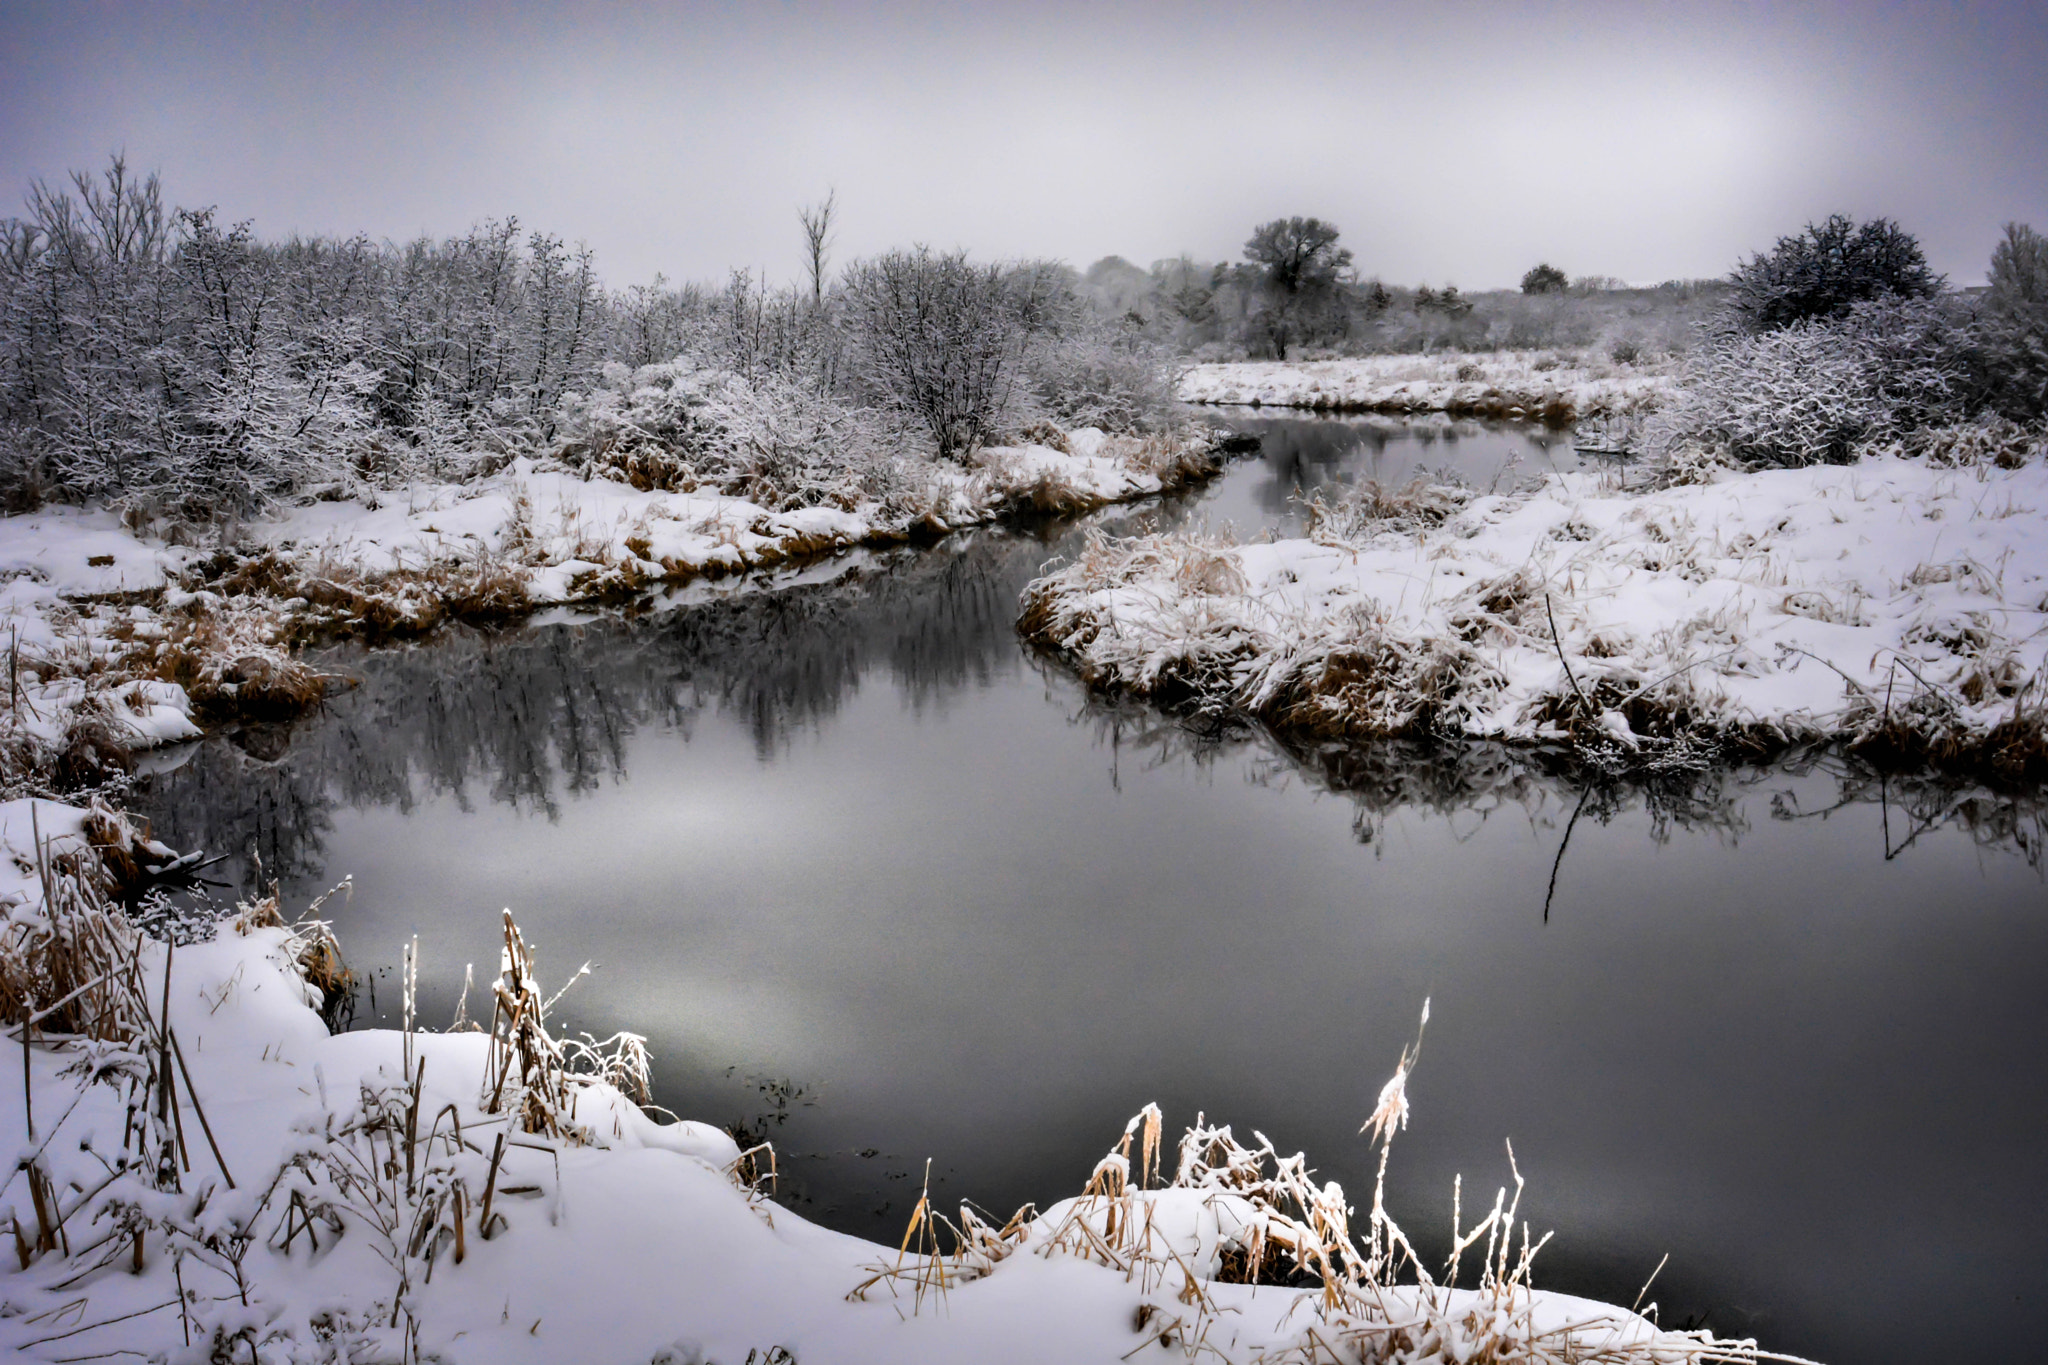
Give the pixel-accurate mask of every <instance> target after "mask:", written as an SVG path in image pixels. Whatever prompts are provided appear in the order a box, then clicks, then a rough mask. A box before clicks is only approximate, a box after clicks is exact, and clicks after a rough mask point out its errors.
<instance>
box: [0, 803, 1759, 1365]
mask: <svg viewBox="0 0 2048 1365" xmlns="http://www.w3.org/2000/svg"><path fill="white" fill-rule="evenodd" d="M165 854H166V851H164V850H161V849H157V848H154V847H152V846H150V845H148V844H147V843H145V842H138V841H136V840H135V838H134V837H133V835H132V833H131V832H129V831H127V830H126V828H125V827H124V826H123V825H122V824H121V823H120V822H119V820H118V819H117V818H110V817H108V816H107V815H106V814H105V813H103V812H96V813H95V812H86V811H81V810H79V809H77V808H74V807H68V806H64V805H60V804H58V803H54V802H48V801H26V800H23V801H14V802H8V803H4V804H0V972H5V973H7V974H8V976H9V977H10V980H9V983H8V984H9V985H10V987H11V988H13V989H15V990H16V991H19V992H21V993H23V994H25V995H27V996H29V997H30V998H31V999H35V1000H37V1001H38V1002H40V1001H41V1000H42V999H44V998H47V999H48V1001H49V1003H48V1004H47V1005H41V1004H39V1008H38V1009H37V1017H38V1018H39V1019H40V1021H41V1023H40V1027H39V1028H38V1029H37V1030H36V1031H35V1032H34V1034H33V1036H32V1037H31V1038H29V1039H28V1040H27V1041H26V1042H24V1044H23V1047H22V1052H21V1061H20V1064H21V1065H22V1066H23V1067H24V1068H25V1069H26V1072H27V1076H26V1078H25V1079H26V1081H27V1084H26V1086H25V1087H15V1086H9V1087H8V1089H7V1093H8V1098H7V1100H6V1101H5V1102H4V1104H0V1140H4V1141H5V1142H6V1143H8V1144H9V1150H12V1151H14V1152H16V1153H18V1154H19V1155H18V1161H17V1164H16V1166H15V1168H14V1169H13V1171H12V1173H11V1175H10V1177H9V1179H8V1180H7V1181H6V1184H5V1186H4V1189H0V1213H4V1214H5V1215H6V1216H8V1217H10V1218H11V1220H12V1227H13V1228H14V1229H15V1239H16V1255H15V1263H14V1264H12V1265H10V1266H9V1268H8V1271H9V1273H8V1274H7V1276H6V1278H5V1282H4V1285H0V1295H4V1300H5V1308H4V1311H0V1342H5V1343H6V1344H7V1345H8V1346H10V1347H12V1348H14V1350H15V1352H16V1353H17V1354H18V1358H21V1359H27V1360H46V1361H57V1360H82V1359H124V1358H138V1359H149V1360H170V1361H189V1362H197V1361H209V1360H239V1359H253V1360H257V1361H259V1362H287V1361H291V1362H298V1361H307V1362H310V1361H321V1362H338V1361H343V1360H347V1361H356V1362H366V1361H394V1362H396V1361H412V1360H443V1361H449V1362H492V1363H493V1365H497V1363H499V1362H522V1361H531V1362H535V1363H536V1365H539V1363H540V1362H550V1365H552V1363H553V1362H562V1361H589V1362H612V1361H616V1362H622V1363H623V1362H650V1361H652V1362H683V1361H692V1362H695V1361H706V1360H718V1361H726V1362H732V1363H733V1365H739V1362H743V1361H746V1360H749V1359H753V1360H756V1361H761V1360H770V1361H801V1362H804V1365H833V1363H834V1362H876V1363H877V1365H880V1363H881V1362H911V1361H934V1362H936V1361H963V1360H981V1361H1020V1362H1021V1361H1049V1360H1059V1361H1077V1362H1078V1361H1100V1362H1104V1365H1108V1363H1109V1362H1114V1361H1117V1360H1122V1359H1128V1358H1130V1356H1131V1354H1132V1353H1133V1352H1134V1351H1136V1350H1138V1349H1140V1348H1147V1347H1150V1348H1152V1349H1151V1351H1150V1353H1151V1354H1152V1355H1154V1356H1157V1357H1161V1358H1175V1357H1179V1358H1186V1359H1198V1358H1201V1359H1212V1360H1226V1361H1249V1360H1254V1359H1258V1360H1309V1359H1324V1358H1336V1359H1345V1360H1350V1359H1359V1358H1361V1353H1363V1356H1364V1358H1370V1359H1374V1360H1382V1359H1401V1360H1415V1361H1421V1360H1425V1359H1431V1360H1437V1359H1440V1360H1465V1359H1474V1358H1477V1359H1504V1358H1512V1359H1515V1360H1531V1361H1552V1360H1557V1361H1562V1360H1567V1359H1569V1360H1579V1361H1587V1360H1611V1361H1653V1360H1655V1361H1677V1360H1684V1359H1702V1358H1748V1357H1747V1356H1746V1355H1745V1354H1743V1353H1742V1352H1741V1351H1739V1350H1738V1351H1736V1352H1735V1354H1734V1355H1733V1356H1732V1357H1731V1356H1729V1355H1727V1354H1725V1353H1724V1352H1723V1350H1722V1349H1721V1348H1720V1346H1719V1345H1717V1344H1712V1343H1709V1342H1707V1341H1706V1340H1705V1339H1704V1338H1694V1337H1687V1336H1681V1335H1678V1334H1675V1333H1666V1332H1660V1331H1658V1330H1656V1329H1655V1328H1653V1327H1652V1326H1651V1325H1650V1324H1649V1323H1647V1322H1646V1321H1644V1320H1643V1319H1641V1318H1639V1317H1637V1316H1635V1315H1634V1314H1632V1313H1629V1312H1626V1311H1624V1310H1621V1309H1618V1308H1612V1307H1608V1306H1604V1305H1600V1304H1597V1303H1591V1302H1587V1301H1585V1300H1580V1299H1574V1298H1570V1297H1566V1296H1559V1295H1551V1294H1545V1293H1542V1292H1537V1291H1533V1290H1532V1289H1531V1288H1530V1287H1529V1282H1528V1281H1529V1277H1528V1264H1527V1256H1528V1251H1529V1245H1528V1242H1527V1238H1526V1230H1524V1231H1519V1232H1516V1231H1514V1230H1513V1225H1514V1222H1515V1201H1516V1200H1518V1198H1519V1195H1518V1194H1517V1193H1515V1192H1511V1191H1503V1192H1502V1195H1501V1198H1500V1200H1499V1201H1494V1200H1486V1201H1482V1200H1479V1199H1478V1198H1476V1197H1475V1199H1474V1200H1473V1201H1472V1205H1473V1206H1472V1207H1471V1208H1468V1210H1467V1211H1466V1214H1467V1219H1468V1221H1469V1222H1470V1223H1471V1224H1472V1226H1469V1227H1465V1228H1462V1229H1461V1231H1463V1232H1464V1233H1465V1234H1466V1235H1467V1245H1466V1246H1465V1247H1464V1249H1463V1255H1462V1258H1461V1259H1462V1265H1461V1266H1460V1267H1459V1268H1458V1270H1456V1271H1453V1270H1451V1269H1450V1268H1446V1267H1433V1268H1431V1269H1434V1270H1436V1271H1437V1274H1436V1276H1435V1277H1434V1278H1432V1277H1431V1275H1430V1273H1429V1271H1428V1270H1420V1269H1419V1268H1418V1267H1417V1266H1415V1265H1414V1264H1413V1263H1412V1261H1411V1260H1410V1259H1409V1257H1408V1255H1407V1254H1406V1252H1405V1250H1404V1248H1405V1245H1406V1242H1405V1237H1404V1236H1403V1234H1402V1233H1401V1231H1400V1229H1399V1228H1398V1227H1397V1226H1395V1225H1394V1224H1393V1223H1392V1221H1391V1220H1390V1219H1388V1218H1386V1217H1385V1216H1384V1215H1383V1214H1382V1213H1381V1211H1380V1208H1379V1203H1378V1199H1377V1197H1375V1198H1374V1199H1373V1201H1372V1204H1371V1207H1370V1209H1369V1210H1366V1211H1365V1212H1363V1213H1361V1210H1360V1209H1359V1208H1357V1207H1354V1206H1352V1205H1350V1204H1348V1203H1347V1202H1346V1196H1345V1194H1344V1192H1343V1191H1342V1190H1341V1189H1339V1188H1338V1187H1337V1186H1336V1185H1334V1184H1328V1185H1324V1184H1319V1183H1317V1182H1316V1181H1315V1180H1314V1179H1313V1178H1312V1177H1311V1175H1310V1173H1309V1171H1308V1170H1307V1168H1306V1166H1305V1164H1304V1163H1303V1162H1302V1160H1301V1158H1300V1157H1298V1156H1294V1157H1285V1158H1283V1157H1281V1156H1279V1154H1277V1153H1275V1152H1273V1151H1272V1150H1271V1149H1270V1147H1268V1146H1267V1145H1266V1144H1265V1143H1264V1141H1263V1140H1262V1139H1254V1140H1253V1141H1252V1142H1251V1143H1250V1144H1248V1145H1247V1144H1244V1143H1240V1142H1239V1141H1238V1140H1236V1139H1234V1138H1233V1137H1232V1135H1231V1134H1230V1132H1229V1130H1228V1129H1219V1128H1201V1129H1191V1130H1189V1132H1188V1134H1187V1136H1186V1137H1185V1138H1183V1140H1182V1141H1181V1142H1180V1143H1179V1145H1178V1149H1177V1151H1176V1150H1175V1148H1174V1147H1173V1145H1172V1143H1171V1141H1170V1139H1169V1138H1168V1137H1167V1136H1166V1134H1165V1132H1164V1130H1163V1128H1162V1126H1161V1121H1160V1116H1159V1114H1158V1112H1157V1111H1156V1110H1153V1109H1150V1108H1148V1109H1147V1110H1145V1111H1143V1112H1141V1113H1140V1114H1139V1115H1138V1117H1137V1118H1135V1119H1133V1120H1132V1123H1131V1125H1130V1127H1129V1128H1128V1129H1127V1130H1126V1132H1125V1133H1124V1134H1122V1135H1121V1138H1120V1140H1117V1141H1115V1143H1114V1145H1113V1146H1112V1149H1111V1151H1110V1152H1109V1154H1108V1155H1107V1156H1105V1157H1104V1159H1103V1160H1102V1162H1101V1163H1100V1164H1099V1165H1098V1166H1097V1167H1096V1168H1095V1170H1094V1171H1093V1172H1092V1173H1089V1172H1076V1184H1077V1185H1080V1184H1081V1183H1082V1181H1083V1180H1084V1179H1085V1180H1086V1188H1085V1190H1084V1192H1083V1193H1082V1194H1081V1195H1080V1196H1078V1197H1076V1198H1071V1199H1066V1200H1062V1201H1060V1202H1057V1203H1053V1204H1051V1205H1050V1206H1049V1207H1048V1208H1046V1209H1045V1211H1044V1212H1043V1213H1030V1212H1025V1213H1020V1215H1019V1216H1018V1217H1017V1218H1016V1219H1014V1220H1012V1221H1011V1222H1010V1223H1009V1225H1007V1226H1004V1227H997V1226H994V1225H993V1224H991V1223H988V1222H985V1221H982V1220H980V1219H979V1218H977V1217H976V1216H975V1215H973V1214H972V1213H970V1212H968V1211H967V1210H964V1209H963V1210H961V1211H959V1214H958V1220H957V1221H955V1219H954V1217H953V1216H952V1214H951V1212H950V1211H943V1210H934V1209H930V1208H928V1207H927V1206H926V1205H924V1204H920V1205H919V1208H918V1210H917V1212H916V1214H915V1215H914V1218H913V1222H912V1224H911V1227H910V1230H909V1233H908V1235H907V1237H906V1241H905V1245H904V1247H900V1248H899V1247H890V1246H882V1245H876V1244H872V1243H868V1242H863V1241H860V1240H857V1239H854V1238H850V1237H847V1236H843V1235H841V1234H837V1233H833V1232H830V1231H827V1230H825V1229H822V1228H820V1227H817V1226H815V1225H813V1224H811V1223H808V1222H806V1221H805V1220H803V1219H802V1218H799V1217H797V1216H796V1215H794V1214H792V1213H790V1212H788V1211H786V1210H784V1209H781V1208H779V1207H776V1206H775V1205H774V1204H772V1203H771V1202H769V1201H768V1200H767V1199H765V1198H764V1197H763V1194H762V1187H763V1186H765V1185H766V1184H767V1183H768V1181H767V1179H766V1176H765V1173H766V1172H767V1170H768V1169H769V1166H770V1158H769V1156H768V1154H767V1153H766V1152H763V1151H757V1152H754V1153H752V1154H742V1153H741V1152H740V1150H739V1149H738V1147H737V1146H736V1144H735V1143H734V1142H733V1140H732V1139H731V1138H730V1137H729V1136H727V1135H726V1134H725V1133H724V1132H722V1131H720V1130H718V1129H716V1128H713V1127H710V1126H707V1125H703V1124H698V1123H691V1122H687V1121H667V1122H656V1121H655V1120H653V1119H651V1118H649V1117H648V1116H647V1115H646V1114H645V1113H643V1112H642V1110H641V1109H640V1108H639V1106H638V1105H636V1104H635V1103H634V1102H633V1101H632V1099H630V1098H629V1097H628V1096H627V1094H625V1093H622V1089H621V1087H624V1089H625V1090H628V1091H630V1090H633V1089H635V1088H636V1087H637V1086H639V1085H641V1084H642V1083H643V1082H644V1077H645V1070H644V1062H645V1058H644V1053H642V1052H640V1051H638V1048H637V1044H638V1040H637V1039H634V1038H633V1037H632V1036H631V1035H620V1036H619V1037H615V1038H612V1039H607V1040H604V1041H602V1042H594V1041H589V1040H584V1041H575V1040H568V1039H557V1038H554V1037H552V1036H550V1035H549V1033H548V1032H547V1030H546V1027H545V1021H546V1008H547V1006H546V997H545V992H546V991H550V990H553V989H555V988H556V987H557V986H558V985H559V984H560V983H561V982H562V981H564V980H568V979H570V976H571V974H570V973H569V972H568V971H566V970H564V968H566V965H567V964H548V965H549V967H550V969H551V970H552V971H553V973H554V974H553V975H551V976H550V977H549V978H548V979H547V980H546V981H545V982H543V981H542V980H541V979H540V978H539V975H538V974H537V973H538V969H537V964H536V963H535V962H534V960H533V959H532V957H531V955H530V953H529V951H528V950H527V948H526V946H525V944H524V941H523V939H521V938H519V937H518V935H517V931H516V930H515V929H514V928H513V927H512V926H511V925H510V920H509V915H508V917H507V925H506V943H507V952H506V956H505V958H504V961H503V963H502V964H501V975H500V977H499V979H498V980H497V981H496V982H495V983H479V988H478V990H477V991H476V993H475V994H474V995H473V996H471V998H470V999H469V1001H468V1002H467V1003H468V1012H469V1013H470V1014H471V1015H472V1016H474V1017H475V1018H476V1019H477V1020H479V1021H487V1026H480V1025H479V1024H474V1023H473V1024H469V1025H468V1026H466V1027H459V1028H457V1029H453V1030H450V1031H448V1032H432V1033H430V1032H423V1031H420V1030H419V1029H418V1028H416V1027H411V1026H409V1027H407V1028H405V1029H402V1030H389V1029H386V1030H363V1031H357V1032H352V1033H346V1034H339V1035H330V1034H329V1032H328V1030H327V1028H326V1027H325V1025H324V1024H323V1023H322V1020H321V1016H320V1014H319V1013H318V1008H317V1007H318V1006H319V1005H320V1003H321V1002H322V988H321V986H319V985H317V984H315V982H316V981H326V982H329V983H330V984H331V983H333V982H334V980H335V977H334V973H335V972H336V970H338V963H337V962H336V960H335V959H334V957H333V956H331V952H332V950H333V948H334V946H335V945H334V944H333V940H332V938H331V937H330V936H329V935H327V934H326V932H325V931H324V928H323V927H322V926H320V925H318V924H317V923H311V922H300V923H298V924H293V925H287V924H285V923H284V922H282V919H281V917H280V916H279V915H278V914H277V912H276V907H275V905H274V903H265V904H259V905H254V906H250V905H244V906H243V907H241V910H240V913H239V915H238V916H237V918H235V919H233V920H231V921H228V922H225V923H223V924H222V925H221V926H220V927H219V929H218V931H217V932H216V933H214V934H213V935H212V936H211V937H210V938H208V939H207V940H206V941H198V942H188V943H186V944H184V945H183V946H179V947H176V948H175V949H173V948H168V947H167V946H166V945H165V944H164V943H162V942H159V941H156V940H153V939H146V938H142V937H140V936H138V935H137V934H136V933H135V932H134V931H133V930H132V929H130V928H129V927H128V926H127V924H126V922H125V921H124V920H122V919H120V918H119V917H118V916H116V915H113V914H111V913H109V911H108V908H107V902H106V900H105V896H104V893H103V892H102V891H101V890H100V884H101V882H102V881H103V879H104V876H105V875H106V873H107V872H109V871H111V870H117V869H118V868H120V867H121V866H123V865H124V864H125V861H126V860H128V859H136V860H141V861H147V860H150V859H154V858H161V857H163V856H165ZM31 949H33V950H35V954H34V956H33V957H31V955H30V952H29V950H31ZM408 1010H409V997H408ZM1424 1019H1425V1022H1426V1020H1427V1010H1426V1009H1425V1011H1424ZM1408 1065H1409V1058H1408V1056H1407V1055H1404V1056H1403V1059H1402V1063H1401V1066H1400V1068H1399V1069H1398V1070H1397V1072H1396V1074H1395V1076H1394V1078H1393V1080H1392V1081H1391V1082H1389V1084H1388V1085H1387V1087H1386V1088H1385V1090H1384V1091H1383V1093H1382V1095H1381V1097H1380V1101H1379V1106H1378V1109H1377V1111H1376V1112H1375V1114H1374V1115H1373V1116H1372V1118H1373V1122H1372V1124H1371V1125H1370V1126H1371V1127H1372V1129H1373V1133H1372V1137H1371V1138H1361V1139H1360V1140H1361V1141H1372V1140H1377V1141H1379V1142H1380V1143H1382V1144H1390V1143H1391V1141H1392V1139H1393V1137H1394V1135H1395V1133H1396V1132H1397V1131H1398V1130H1399V1128H1400V1127H1402V1126H1404V1125H1405V1122H1406V1120H1407V1118H1408V1106H1407V1100H1406V1091H1405V1082H1406V1076H1407V1067H1408ZM24 1090H25V1091H26V1092H27V1093H28V1094H30V1095H32V1097H33V1107H32V1112H30V1111H25V1109H24V1106H23V1103H22V1096H23V1093H24ZM1105 1136H1106V1137H1109V1138H1112V1139H1117V1138H1118V1135H1116V1134H1106V1135H1105ZM1382 1169H1384V1162H1383V1163H1382ZM1354 1220H1355V1222H1356V1224H1357V1226H1358V1232H1357V1235H1356V1236H1354V1235H1353V1232H1352V1228H1353V1225H1354ZM1511 1232H1513V1235H1509V1234H1510V1233H1511ZM1262 1261H1263V1262H1264V1263H1265V1264H1266V1265H1267V1266H1268V1268H1269V1269H1270V1270H1272V1271H1275V1272H1279V1273H1282V1274H1284V1273H1286V1272H1288V1271H1291V1270H1292V1269H1293V1268H1294V1267H1296V1266H1297V1265H1299V1266H1303V1267H1306V1268H1308V1269H1309V1270H1310V1271H1311V1272H1312V1273H1313V1275H1314V1276H1315V1277H1316V1278H1319V1279H1320V1280H1322V1281H1323V1287H1321V1288H1288V1287H1281V1286H1280V1285H1278V1284H1277V1283H1266V1284H1256V1283H1249V1282H1246V1281H1247V1280H1249V1279H1256V1278H1258V1277H1257V1276H1256V1275H1254V1274H1252V1273H1251V1271H1252V1269H1253V1268H1255V1267H1256V1266H1257V1265H1258V1264H1260V1263H1261V1262H1262ZM1454 1276H1455V1278H1456V1279H1457V1281H1458V1282H1459V1283H1462V1284H1464V1285H1466V1286H1468V1287H1466V1288H1453V1287H1451V1286H1452V1281H1453V1278H1454ZM1266 1278H1268V1279H1269V1280H1270V1279H1271V1278H1272V1276H1271V1275H1268V1276H1266ZM1162 1348H1163V1349H1162ZM1510 1353H1511V1354H1510Z"/></svg>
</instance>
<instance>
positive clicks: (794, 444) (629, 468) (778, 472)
mask: <svg viewBox="0 0 2048 1365" xmlns="http://www.w3.org/2000/svg"><path fill="white" fill-rule="evenodd" d="M559 421H560V429H561V431H562V433H563V436H564V438H565V439H564V440H563V442H562V444H561V445H560V446H558V447H557V449H556V453H557V455H558V456H559V457H560V458H562V459H564V460H566V461H567V462H568V463H570V464H571V465H573V466H575V467H578V468H583V469H588V470H589V471H591V472H592V473H595V474H598V475H600V476H602V477H606V478H614V479H618V480H620V481H621V482H625V483H630V484H632V485H634V486H635V487H637V488H641V489H648V488H666V489H688V488H695V487H698V486H707V487H712V488H716V489H717V490H718V491H719V492H721V493H728V494H732V495H734V496H737V497H743V498H747V499H749V500H750V501H753V502H757V503H759V504H761V505H762V506H763V507H767V508H769V509H771V510H775V511H781V510H785V509H788V508H793V507H815V506H820V505H831V506H836V507H843V508H848V509H851V508H852V507H854V506H856V505H857V504H859V503H861V502H863V501H867V500H871V499H873V500H886V499H884V496H883V495H884V494H885V493H886V492H888V491H889V490H890V489H891V488H893V487H894V486H895V483H896V482H897V481H896V480H895V479H894V477H893V475H892V472H891V471H890V469H889V468H887V466H890V465H892V464H893V463H894V462H895V461H897V460H898V459H899V458H901V452H902V451H903V450H904V449H905V448H906V447H907V446H908V444H909V442H908V438H907V436H906V434H905V433H903V432H902V431H901V430H900V428H899V427H898V426H897V425H896V424H894V423H892V422H891V421H890V420H889V419H888V416H887V414H885V413H882V412H878V411H875V410H873V409H869V408H863V407H860V406H858V405H856V404H854V403H853V402H851V401H850V400H848V399H847V398H845V397H843V396H842V395H840V394H837V393H833V392H831V391H829V390H827V389H825V388H823V387H821V386H820V385H819V384H817V383H816V382H815V381H813V380H812V379H810V378H809V377H807V376H805V375H804V374H803V373H802V372H801V371H796V370H792V369H787V368H779V367H777V368H764V369H761V370H759V371H757V372H756V373H755V374H754V375H753V376H752V377H748V376H746V375H743V374H738V373H735V372H733V371H731V370H724V369H708V368H704V367H701V366H699V365H697V364H696V363H695V362H694V361H692V360H691V359H690V358H689V357H687V356H682V357H678V358H676V359H675V360H672V361H669V362H666V363H664V364H660V365H643V366H641V367H640V368H639V369H637V370H633V371H630V372H629V371H628V370H627V369H626V367H625V366H623V365H618V364H608V365H606V366H605V367H604V371H603V384H602V386H600V387H597V388H594V389H592V390H591V391H590V392H589V393H587V394H578V393H572V394H569V395H567V396H566V397H565V398H564V400H563V403H562V406H561V409H560V414H559Z"/></svg>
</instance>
